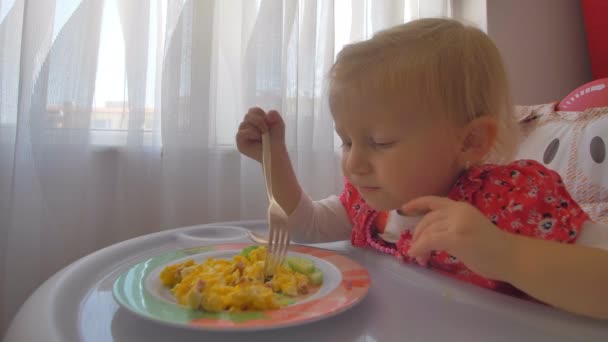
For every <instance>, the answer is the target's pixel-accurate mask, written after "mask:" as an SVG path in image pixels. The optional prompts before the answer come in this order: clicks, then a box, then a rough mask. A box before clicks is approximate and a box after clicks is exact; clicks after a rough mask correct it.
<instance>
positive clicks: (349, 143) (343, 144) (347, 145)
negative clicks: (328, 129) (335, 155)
mask: <svg viewBox="0 0 608 342" xmlns="http://www.w3.org/2000/svg"><path fill="white" fill-rule="evenodd" d="M351 145H352V143H351V142H349V141H346V142H345V141H343V142H342V146H340V148H342V149H343V150H348V149H350V146H351Z"/></svg>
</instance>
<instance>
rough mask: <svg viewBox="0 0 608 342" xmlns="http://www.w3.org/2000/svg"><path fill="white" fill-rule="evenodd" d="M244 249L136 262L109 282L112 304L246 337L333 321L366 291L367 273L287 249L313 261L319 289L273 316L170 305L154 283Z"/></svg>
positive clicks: (336, 258)
mask: <svg viewBox="0 0 608 342" xmlns="http://www.w3.org/2000/svg"><path fill="white" fill-rule="evenodd" d="M248 245H250V244H247V243H239V244H225V245H215V246H204V247H197V248H190V249H184V250H179V251H174V252H170V253H166V254H162V255H159V256H156V257H153V258H151V259H148V260H146V261H144V262H141V263H139V264H137V265H135V266H133V267H131V268H130V269H129V270H128V271H126V272H125V273H123V274H122V275H120V276H119V277H118V278H117V279H116V281H115V282H114V289H113V293H114V298H115V299H116V301H117V302H118V303H119V304H120V305H121V306H122V307H124V308H125V309H127V310H129V311H131V312H133V313H135V314H136V315H139V316H141V317H143V318H146V319H151V320H154V321H157V322H160V323H164V324H168V325H172V326H180V327H187V328H194V329H202V330H222V331H228V330H230V331H234V330H239V331H252V330H267V329H276V328H282V327H287V326H294V325H300V324H304V323H309V322H314V321H318V320H321V319H324V318H328V317H331V316H333V315H336V314H338V313H340V312H342V311H344V310H347V309H349V308H351V307H352V306H354V305H355V304H357V303H358V302H360V301H361V300H362V299H363V298H364V297H365V295H366V294H367V292H368V290H369V287H370V277H369V273H368V272H367V270H366V269H365V268H363V267H362V266H360V265H359V264H357V263H356V262H354V261H352V260H350V259H349V258H347V257H345V256H342V255H339V254H335V253H333V252H331V251H327V250H323V249H318V248H313V247H307V246H292V247H290V250H289V254H290V255H297V256H304V257H306V258H309V259H311V260H312V261H314V263H315V265H316V266H317V268H319V269H320V270H321V271H322V272H323V285H322V286H321V288H320V289H319V291H318V292H316V293H315V294H314V295H312V296H310V297H308V298H306V299H305V300H302V301H299V302H296V303H294V304H292V305H289V306H286V307H284V308H281V309H278V310H269V311H259V312H240V313H229V312H224V313H209V312H204V311H200V310H192V309H188V308H186V307H183V306H180V305H178V304H177V303H176V302H175V299H174V298H173V295H172V294H171V292H170V291H169V290H168V289H167V288H165V287H164V286H163V285H162V284H161V282H160V279H159V277H158V276H159V274H160V271H161V270H162V269H163V268H164V267H165V266H167V265H168V264H173V263H176V262H179V261H180V260H183V259H187V258H190V259H194V260H195V261H196V262H203V261H205V260H206V259H207V258H210V257H213V258H226V259H229V258H231V257H232V256H234V255H236V254H238V253H240V251H241V249H243V248H244V247H246V246H248Z"/></svg>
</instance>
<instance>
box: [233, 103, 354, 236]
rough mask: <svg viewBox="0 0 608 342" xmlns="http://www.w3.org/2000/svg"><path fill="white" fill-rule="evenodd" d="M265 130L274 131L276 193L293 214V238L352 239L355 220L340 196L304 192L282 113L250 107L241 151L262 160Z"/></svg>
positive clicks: (241, 136)
mask: <svg viewBox="0 0 608 342" xmlns="http://www.w3.org/2000/svg"><path fill="white" fill-rule="evenodd" d="M263 133H269V134H270V141H271V142H270V143H271V145H272V149H271V154H272V185H273V186H272V190H273V192H274V194H273V195H274V197H275V199H276V201H277V202H278V203H279V205H280V206H281V207H282V208H283V210H285V212H286V213H287V214H288V215H289V222H288V225H289V230H290V235H291V238H292V239H293V240H294V241H297V242H309V243H310V242H327V241H336V240H344V239H348V238H349V236H350V228H351V222H350V219H349V218H348V215H347V213H346V210H345V209H344V207H343V205H342V203H341V202H340V199H339V198H338V197H335V196H332V197H329V198H327V199H324V200H321V201H314V202H313V201H312V200H311V199H310V197H308V196H307V195H306V194H305V193H304V192H303V191H302V188H301V187H300V184H299V183H298V179H297V178H296V174H295V172H294V170H293V166H292V164H291V160H290V159H289V154H288V153H287V147H286V145H285V124H284V123H283V119H282V118H281V116H280V115H279V113H278V112H276V111H269V112H268V114H266V113H265V112H264V111H263V110H262V109H260V108H251V109H249V112H248V113H247V114H246V115H245V118H244V120H243V122H242V123H241V124H240V126H239V130H238V132H237V135H236V142H237V147H238V149H239V151H240V152H241V153H242V154H244V155H246V156H248V157H250V158H252V159H254V160H257V161H258V162H260V163H261V162H262V134H263Z"/></svg>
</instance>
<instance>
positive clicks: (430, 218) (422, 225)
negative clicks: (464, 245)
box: [412, 210, 446, 242]
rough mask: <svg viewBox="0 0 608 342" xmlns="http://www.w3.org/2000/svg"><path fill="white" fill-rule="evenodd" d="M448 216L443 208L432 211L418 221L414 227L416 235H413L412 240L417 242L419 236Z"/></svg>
mask: <svg viewBox="0 0 608 342" xmlns="http://www.w3.org/2000/svg"><path fill="white" fill-rule="evenodd" d="M445 217H446V214H445V213H444V212H443V211H441V210H436V211H431V212H430V213H428V214H426V215H424V217H423V218H422V220H420V222H418V224H417V225H416V228H415V229H414V235H413V236H412V242H415V241H416V240H417V239H418V237H420V235H421V234H422V233H423V232H424V231H425V230H426V229H427V228H428V227H429V226H430V225H432V224H434V223H436V222H437V221H439V220H442V219H444V218H445Z"/></svg>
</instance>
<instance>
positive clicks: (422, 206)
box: [401, 196, 452, 214]
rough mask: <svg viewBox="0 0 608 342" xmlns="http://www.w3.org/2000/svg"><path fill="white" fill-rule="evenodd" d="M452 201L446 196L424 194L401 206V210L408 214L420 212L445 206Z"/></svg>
mask: <svg viewBox="0 0 608 342" xmlns="http://www.w3.org/2000/svg"><path fill="white" fill-rule="evenodd" d="M450 203H452V201H451V200H450V199H447V198H445V197H438V196H424V197H419V198H416V199H414V200H411V201H409V202H408V203H406V204H405V205H404V206H403V207H401V210H402V211H403V212H405V213H406V214H420V213H427V212H429V211H431V210H437V209H441V208H444V207H446V206H448V205H449V204H450Z"/></svg>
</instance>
